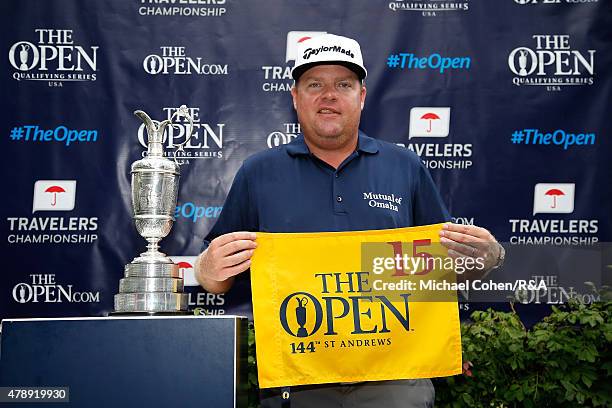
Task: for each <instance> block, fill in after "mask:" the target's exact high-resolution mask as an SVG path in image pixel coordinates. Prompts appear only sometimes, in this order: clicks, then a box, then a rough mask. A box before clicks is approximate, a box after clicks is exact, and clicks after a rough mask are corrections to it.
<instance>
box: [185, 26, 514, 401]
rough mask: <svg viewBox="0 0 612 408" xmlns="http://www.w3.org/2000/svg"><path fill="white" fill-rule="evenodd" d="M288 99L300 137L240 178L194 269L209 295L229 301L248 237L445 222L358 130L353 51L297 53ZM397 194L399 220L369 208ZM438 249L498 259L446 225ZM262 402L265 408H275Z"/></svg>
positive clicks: (337, 390)
mask: <svg viewBox="0 0 612 408" xmlns="http://www.w3.org/2000/svg"><path fill="white" fill-rule="evenodd" d="M292 75H293V78H294V80H295V85H294V86H293V88H292V90H291V95H292V97H293V106H294V108H295V110H296V111H297V115H298V120H299V122H300V125H301V128H302V133H303V136H300V137H298V138H297V139H296V140H294V141H293V142H292V143H290V144H288V145H285V146H280V147H278V148H275V149H271V150H268V151H265V152H261V153H258V154H255V155H254V156H252V157H250V158H249V159H247V160H246V161H245V162H244V164H243V166H242V167H241V168H240V169H239V171H238V173H237V174H236V177H235V179H234V183H233V185H232V187H231V189H230V192H229V194H228V197H227V200H226V202H225V205H224V210H223V212H222V213H221V216H220V218H219V219H218V221H217V223H216V224H215V226H214V227H213V229H212V231H211V232H210V234H209V236H208V237H207V241H209V242H210V245H209V246H208V248H207V249H206V250H205V251H204V252H203V253H202V254H200V256H199V257H198V261H197V263H196V271H197V272H196V277H197V279H198V281H199V282H200V283H201V285H202V286H203V287H204V288H205V289H206V290H207V291H209V292H214V293H221V292H226V291H227V290H229V288H230V287H231V286H232V283H233V282H234V279H235V276H236V275H238V274H240V273H242V272H244V271H246V270H247V269H248V268H249V266H250V258H251V256H252V254H253V251H254V250H255V248H256V247H257V243H256V241H255V238H256V235H255V233H254V232H253V231H267V232H315V231H317V232H323V231H354V230H372V229H386V228H400V227H410V226H415V225H427V224H434V223H440V222H444V221H448V220H449V219H450V217H449V214H448V212H447V210H446V208H445V206H444V204H443V203H442V200H441V198H440V195H439V193H438V191H437V189H436V187H435V184H434V183H433V180H432V179H431V177H430V175H429V173H428V172H427V170H426V169H425V167H424V166H423V164H422V163H421V161H420V159H419V158H418V157H417V156H416V155H415V154H414V153H412V152H411V151H409V150H407V149H402V148H400V147H397V146H395V145H393V144H390V143H386V142H382V141H379V140H376V139H372V138H370V137H368V136H366V135H365V134H364V133H363V132H360V131H359V121H360V116H361V110H362V109H363V106H364V102H365V98H366V93H367V91H366V87H365V84H364V82H363V81H364V79H365V78H366V76H367V71H366V69H365V67H364V65H363V59H362V56H361V49H360V47H359V44H358V43H357V42H356V41H355V40H352V39H349V38H346V37H341V36H336V35H332V34H325V35H321V36H318V37H314V38H312V39H309V40H306V41H304V42H302V43H300V45H299V46H298V56H297V59H296V62H295V66H294V68H293V71H292ZM392 194H393V195H394V196H395V197H397V198H398V199H399V202H397V201H396V207H397V211H396V210H395V209H393V208H386V207H385V206H376V205H372V203H371V201H372V200H374V201H376V199H373V198H372V197H380V196H381V195H388V196H390V195H392ZM441 242H442V243H443V244H444V245H446V246H448V247H449V252H450V253H451V254H452V255H454V256H473V257H475V256H481V257H483V258H484V259H485V265H486V267H487V269H490V268H492V267H494V266H495V265H496V264H497V263H498V262H499V261H500V259H501V258H502V257H503V255H502V254H501V253H500V249H499V248H500V247H499V246H498V245H495V246H491V245H483V244H486V243H490V242H495V239H494V238H493V237H492V236H491V234H490V233H489V232H488V231H486V230H484V229H482V228H479V227H474V226H456V225H453V224H448V226H446V227H445V229H444V230H443V231H442V232H441ZM291 392H292V394H291V404H292V406H293V407H301V406H305V407H311V406H316V405H319V406H321V407H340V406H351V407H353V406H355V407H356V406H364V407H365V406H384V407H400V406H401V407H406V406H408V407H425V406H432V405H433V397H434V393H433V386H432V385H431V381H429V380H408V381H385V382H375V383H361V384H346V385H325V386H312V387H296V388H295V389H292V390H291ZM274 402H275V401H274V399H273V398H270V399H264V401H262V404H263V406H274V405H273V403H274Z"/></svg>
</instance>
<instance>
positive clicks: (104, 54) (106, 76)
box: [0, 0, 612, 318]
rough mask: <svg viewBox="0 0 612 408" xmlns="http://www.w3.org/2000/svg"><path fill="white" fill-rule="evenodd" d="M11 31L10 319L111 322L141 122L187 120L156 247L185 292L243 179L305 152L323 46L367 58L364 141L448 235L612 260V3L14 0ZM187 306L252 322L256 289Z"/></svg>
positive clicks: (4, 107) (177, 133) (5, 47)
mask: <svg viewBox="0 0 612 408" xmlns="http://www.w3.org/2000/svg"><path fill="white" fill-rule="evenodd" d="M0 32H1V35H0V49H1V53H2V55H3V58H2V59H1V64H2V65H1V67H2V69H1V70H0V87H1V89H2V91H3V92H2V94H3V95H2V98H1V101H0V124H1V129H2V132H3V133H4V136H3V137H2V138H1V140H2V142H1V143H2V151H3V152H4V155H3V160H2V175H3V196H4V197H5V198H4V203H3V205H2V208H1V210H0V211H2V237H1V238H2V239H1V242H2V243H1V250H2V259H3V264H4V265H3V268H2V274H1V276H0V318H6V317H28V316H88V315H103V314H105V313H108V312H109V311H111V310H112V308H113V295H114V294H115V293H117V291H118V282H119V279H120V278H121V277H122V276H123V266H124V265H125V264H126V263H128V262H130V261H131V259H132V258H133V257H134V256H136V255H137V254H138V253H139V252H142V251H143V250H144V243H145V241H144V240H143V239H142V238H140V237H139V236H138V235H137V233H136V231H135V228H134V226H133V223H132V219H131V204H130V174H129V169H130V164H131V162H133V161H135V160H137V159H139V158H141V157H142V153H143V151H144V146H143V139H142V136H143V134H142V131H143V129H142V127H141V123H140V121H139V120H138V119H137V118H135V117H134V116H133V113H132V112H133V111H134V110H136V109H142V110H144V111H146V112H147V113H148V114H149V115H150V116H151V117H153V118H154V119H158V120H162V119H167V118H168V117H169V116H170V115H171V114H172V113H173V109H175V108H176V107H178V106H179V105H181V104H187V105H188V106H189V107H190V108H192V114H194V115H195V117H196V129H195V131H194V138H193V139H192V141H191V142H190V143H189V144H188V146H187V149H186V151H187V153H186V155H185V157H184V158H183V160H182V161H183V166H182V167H181V169H182V170H181V171H182V177H181V184H180V191H179V203H178V206H177V211H176V217H177V219H176V223H175V225H174V228H173V230H172V232H171V235H170V236H169V237H168V238H166V239H164V240H163V241H162V249H163V250H164V251H165V252H166V253H168V254H169V255H171V256H173V257H175V260H176V261H177V262H183V263H182V264H181V265H182V266H183V267H184V270H185V274H186V277H187V282H188V283H190V282H191V283H193V278H192V276H191V275H192V269H191V265H193V260H194V257H195V256H196V255H197V254H198V252H199V250H200V247H201V243H202V239H203V238H204V236H205V235H206V234H207V232H208V231H209V229H210V228H211V227H212V225H213V223H214V222H215V219H216V218H217V217H218V215H219V212H220V210H221V208H222V206H223V202H224V198H225V196H226V194H227V192H228V189H229V186H230V184H231V181H232V179H233V177H234V175H235V172H236V170H237V169H238V167H239V166H240V164H241V163H242V161H243V160H244V159H245V158H246V157H248V156H249V155H250V154H252V153H254V152H257V151H260V150H264V149H269V148H271V147H274V146H276V145H279V144H282V143H287V142H289V141H290V140H291V139H292V138H294V137H295V135H296V134H297V133H299V125H298V123H297V119H296V115H295V112H294V111H293V109H292V104H291V98H290V94H289V92H288V90H289V88H290V86H291V83H292V80H291V79H290V73H289V72H290V67H291V66H292V64H293V59H294V52H295V44H296V43H297V42H298V41H300V40H302V39H303V38H305V37H309V36H313V35H317V34H318V33H321V32H330V33H335V34H341V35H346V36H349V37H353V38H355V39H357V40H358V41H359V42H360V43H361V45H362V50H363V54H364V59H365V64H366V66H367V68H368V73H369V75H368V79H367V88H368V95H367V100H366V104H365V110H364V112H363V116H362V123H361V128H362V129H363V130H364V131H365V132H366V133H367V134H369V135H370V136H373V137H377V138H380V139H384V140H387V141H390V142H393V143H397V144H400V145H403V146H404V147H405V148H407V149H412V150H414V151H415V152H417V154H419V156H420V157H421V158H422V159H423V161H424V162H425V163H426V165H427V167H428V168H429V169H430V171H431V173H432V176H433V177H434V180H435V181H436V183H437V184H438V186H439V188H440V191H441V193H442V196H443V199H444V201H445V202H446V203H447V205H448V207H449V209H450V211H451V213H452V214H453V215H454V217H455V219H456V221H457V222H460V223H466V224H475V225H480V226H484V227H486V228H488V229H490V230H491V232H492V233H493V234H494V235H495V236H496V237H497V238H498V240H500V241H504V242H507V243H508V247H510V248H511V247H512V246H513V245H519V244H549V245H552V246H566V245H572V246H575V247H585V248H586V247H592V246H593V244H594V243H596V242H598V241H599V242H601V241H610V234H611V226H612V219H611V216H612V211H610V210H611V206H610V198H611V197H612V184H611V183H610V182H609V179H610V176H611V175H612V172H611V171H610V164H609V163H610V162H609V161H608V160H610V151H612V150H611V147H612V146H611V142H610V132H611V121H610V108H611V107H612V106H611V103H610V101H611V95H612V88H611V87H612V75H611V72H610V70H611V67H612V53H611V51H612V46H611V44H610V38H612V6H611V5H610V2H609V1H605V0H599V1H597V0H593V1H569V0H558V1H554V0H552V1H546V2H545V1H543V0H540V1H536V0H531V1H530V0H497V1H484V0H482V1H477V0H470V1H446V0H436V1H434V0H353V1H350V2H348V1H329V0H326V1H315V0H310V1H306V0H301V1H300V0H293V1H280V0H274V1H273V0H268V1H230V0H227V1H226V0H217V1H214V0H168V1H162V0H105V1H95V0H79V1H77V0H4V1H2V3H0ZM185 133H186V126H182V127H176V128H173V129H172V130H171V131H170V132H169V133H168V135H167V138H166V147H167V148H168V149H167V150H168V151H171V150H172V149H170V148H171V147H172V146H173V145H175V144H178V143H180V142H182V141H184V139H185ZM290 210H291V209H288V211H290ZM535 274H544V275H545V273H544V272H541V271H533V273H532V274H531V275H535ZM187 291H188V292H189V293H190V305H191V307H192V308H196V307H200V308H202V309H203V311H205V312H206V313H249V307H250V306H249V304H250V299H249V292H248V287H247V285H239V286H238V287H237V288H236V289H235V290H232V291H231V292H230V293H229V294H227V295H211V294H206V293H204V292H203V291H202V290H200V289H198V287H196V286H190V287H188V288H187Z"/></svg>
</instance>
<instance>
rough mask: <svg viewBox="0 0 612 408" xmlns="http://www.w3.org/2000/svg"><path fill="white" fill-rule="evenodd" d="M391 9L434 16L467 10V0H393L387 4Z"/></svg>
mask: <svg viewBox="0 0 612 408" xmlns="http://www.w3.org/2000/svg"><path fill="white" fill-rule="evenodd" d="M388 7H389V10H391V11H410V12H417V13H421V15H422V16H424V17H436V16H438V15H444V14H447V13H448V12H457V11H468V9H469V2H468V1H452V0H394V1H391V2H389V4H388Z"/></svg>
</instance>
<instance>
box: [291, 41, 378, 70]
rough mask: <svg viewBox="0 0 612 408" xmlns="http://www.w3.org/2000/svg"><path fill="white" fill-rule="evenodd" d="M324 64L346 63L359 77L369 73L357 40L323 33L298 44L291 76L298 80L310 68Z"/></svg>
mask: <svg viewBox="0 0 612 408" xmlns="http://www.w3.org/2000/svg"><path fill="white" fill-rule="evenodd" d="M322 64H338V65H344V66H345V67H347V68H348V69H350V70H351V71H353V72H355V73H356V74H357V76H358V77H359V79H364V78H365V77H366V76H367V75H368V71H366V69H365V67H364V66H363V58H362V56H361V48H360V47H359V43H358V42H357V41H355V40H353V39H352V38H348V37H342V36H340V35H334V34H323V35H318V36H316V37H312V38H309V39H307V40H305V41H302V42H300V43H299V44H298V46H297V57H296V58H295V65H294V66H293V69H292V70H291V76H293V79H295V80H296V81H297V80H298V78H299V77H300V76H301V75H302V74H303V73H304V72H306V71H307V70H308V69H310V68H312V67H314V66H315V65H322Z"/></svg>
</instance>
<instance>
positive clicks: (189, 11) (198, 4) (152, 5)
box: [137, 0, 227, 17]
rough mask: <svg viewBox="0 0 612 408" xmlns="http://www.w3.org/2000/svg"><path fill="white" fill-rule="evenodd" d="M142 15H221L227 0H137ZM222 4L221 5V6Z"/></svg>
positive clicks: (223, 12) (225, 10) (139, 12)
mask: <svg viewBox="0 0 612 408" xmlns="http://www.w3.org/2000/svg"><path fill="white" fill-rule="evenodd" d="M137 1H138V3H140V5H141V6H140V7H138V14H140V15H141V16H185V17H192V16H195V17H220V16H222V15H224V14H225V13H226V12H227V9H226V8H225V2H226V0H137ZM219 6H221V7H219Z"/></svg>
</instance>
